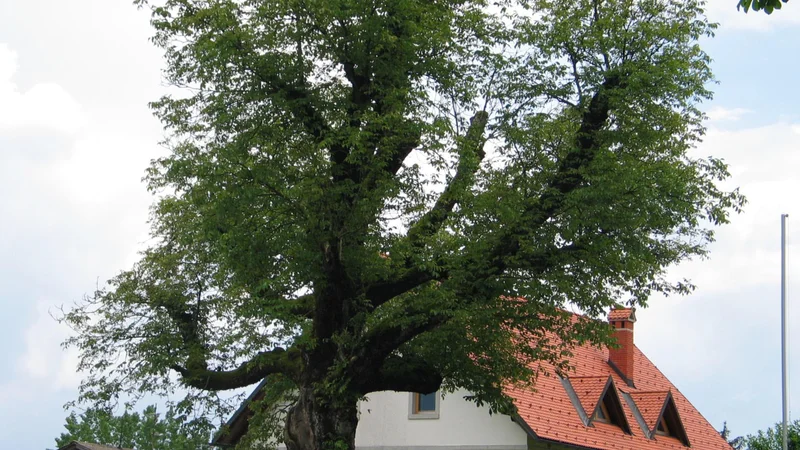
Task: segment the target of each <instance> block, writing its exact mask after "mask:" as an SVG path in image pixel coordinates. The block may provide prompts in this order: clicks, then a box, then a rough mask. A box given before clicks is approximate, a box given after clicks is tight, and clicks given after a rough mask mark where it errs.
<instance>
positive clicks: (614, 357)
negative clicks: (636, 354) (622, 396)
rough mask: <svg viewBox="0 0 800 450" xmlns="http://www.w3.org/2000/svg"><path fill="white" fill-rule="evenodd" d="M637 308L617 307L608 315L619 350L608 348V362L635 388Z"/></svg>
mask: <svg viewBox="0 0 800 450" xmlns="http://www.w3.org/2000/svg"><path fill="white" fill-rule="evenodd" d="M634 322H636V308H625V307H623V306H617V307H615V308H614V309H612V310H611V312H610V313H609V314H608V324H609V325H611V327H612V328H613V329H614V331H613V332H612V335H613V336H614V338H615V339H616V340H617V345H619V348H612V347H609V348H608V362H609V364H611V366H612V367H614V368H615V369H616V370H617V372H619V374H620V375H621V376H622V378H624V379H625V381H626V382H627V383H628V385H630V386H633V381H634V380H633V324H634Z"/></svg>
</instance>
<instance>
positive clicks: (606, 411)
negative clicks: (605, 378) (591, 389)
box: [591, 381, 631, 434]
mask: <svg viewBox="0 0 800 450" xmlns="http://www.w3.org/2000/svg"><path fill="white" fill-rule="evenodd" d="M591 422H602V423H607V424H610V425H616V426H618V427H620V428H622V431H624V432H625V433H627V434H631V429H630V426H628V421H627V419H625V412H624V411H623V409H622V404H621V403H620V399H619V394H617V388H616V387H615V386H614V383H613V382H612V381H609V382H608V383H607V384H606V387H605V392H604V393H603V397H602V398H601V400H600V402H599V403H598V405H597V406H596V407H595V410H594V414H593V415H592V418H591Z"/></svg>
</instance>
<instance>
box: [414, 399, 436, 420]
mask: <svg viewBox="0 0 800 450" xmlns="http://www.w3.org/2000/svg"><path fill="white" fill-rule="evenodd" d="M408 418H409V419H438V418H439V393H438V392H431V393H430V394H420V393H417V392H412V393H411V396H410V405H409V413H408Z"/></svg>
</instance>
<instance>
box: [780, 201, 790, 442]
mask: <svg viewBox="0 0 800 450" xmlns="http://www.w3.org/2000/svg"><path fill="white" fill-rule="evenodd" d="M787 217H789V215H788V214H781V375H782V391H783V427H782V429H781V438H782V442H783V450H788V449H789V397H788V395H789V377H788V373H787V370H788V367H787V366H788V364H787V363H788V360H787V356H786V353H787V352H786V345H787V343H788V339H787V336H786V333H787V326H786V325H787V323H786V321H787V318H786V315H787V314H786V218H787Z"/></svg>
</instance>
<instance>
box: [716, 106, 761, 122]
mask: <svg viewBox="0 0 800 450" xmlns="http://www.w3.org/2000/svg"><path fill="white" fill-rule="evenodd" d="M751 112H752V111H750V110H749V109H745V108H731V109H728V108H723V107H722V106H715V107H713V108H711V109H710V110H708V112H707V113H706V114H707V115H708V119H709V120H710V121H712V122H721V121H726V120H729V121H737V120H739V119H741V118H742V116H743V115H745V114H748V113H751Z"/></svg>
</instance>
